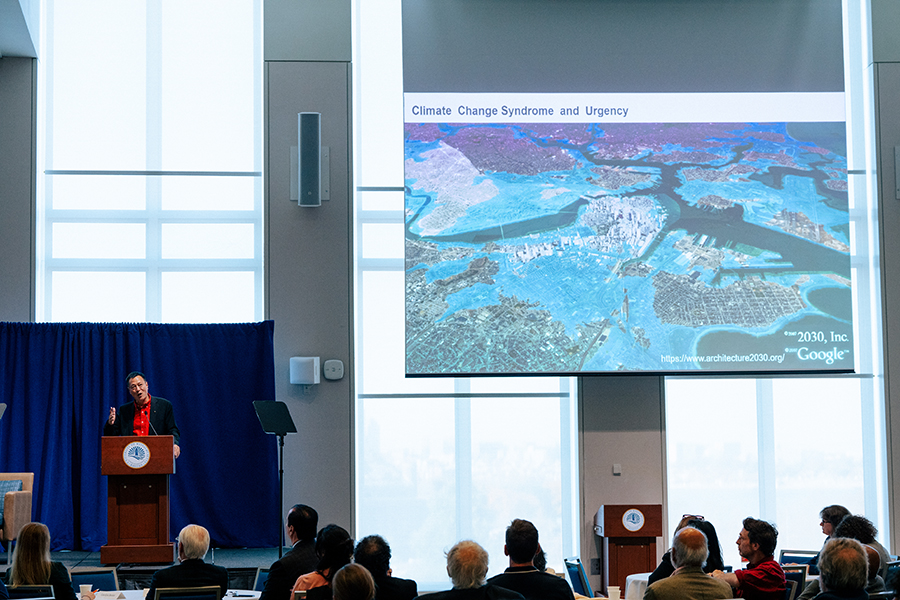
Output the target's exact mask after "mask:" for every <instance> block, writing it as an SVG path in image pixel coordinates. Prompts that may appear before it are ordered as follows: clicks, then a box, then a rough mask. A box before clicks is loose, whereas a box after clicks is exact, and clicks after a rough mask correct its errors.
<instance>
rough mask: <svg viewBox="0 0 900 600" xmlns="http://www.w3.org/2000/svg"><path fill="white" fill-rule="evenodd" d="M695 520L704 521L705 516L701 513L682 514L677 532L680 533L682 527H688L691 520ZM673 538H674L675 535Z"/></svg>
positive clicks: (676, 527)
mask: <svg viewBox="0 0 900 600" xmlns="http://www.w3.org/2000/svg"><path fill="white" fill-rule="evenodd" d="M695 520H699V521H702V520H703V517H701V516H700V515H682V516H681V520H680V521H678V525H676V526H675V533H678V532H679V531H681V529H682V528H684V527H687V526H688V524H690V522H691V521H695ZM673 539H674V535H673Z"/></svg>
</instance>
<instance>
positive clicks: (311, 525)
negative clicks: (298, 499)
mask: <svg viewBox="0 0 900 600" xmlns="http://www.w3.org/2000/svg"><path fill="white" fill-rule="evenodd" d="M287 524H288V525H289V526H291V527H293V528H294V534H295V535H296V536H297V539H298V540H300V541H304V542H305V541H307V540H312V539H314V538H315V537H316V527H318V526H319V513H317V512H316V509H314V508H313V507H311V506H307V505H305V504H295V505H294V506H292V507H291V510H290V511H288V517H287Z"/></svg>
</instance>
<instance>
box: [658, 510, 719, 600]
mask: <svg viewBox="0 0 900 600" xmlns="http://www.w3.org/2000/svg"><path fill="white" fill-rule="evenodd" d="M671 557H672V566H673V567H675V572H674V573H672V575H670V576H669V577H666V578H665V579H660V580H659V581H656V582H654V583H652V584H650V586H649V587H648V588H647V590H646V591H645V592H644V600H718V599H720V598H731V597H732V591H731V586H730V585H729V584H727V583H726V582H724V581H720V580H718V579H714V578H712V577H710V576H709V575H707V574H706V573H704V572H703V566H704V565H705V564H706V559H707V557H709V542H708V541H707V539H706V534H705V533H703V532H702V531H700V530H699V529H697V528H696V527H690V526H688V527H683V528H681V529H679V530H678V533H676V534H675V540H674V541H673V543H672V552H671Z"/></svg>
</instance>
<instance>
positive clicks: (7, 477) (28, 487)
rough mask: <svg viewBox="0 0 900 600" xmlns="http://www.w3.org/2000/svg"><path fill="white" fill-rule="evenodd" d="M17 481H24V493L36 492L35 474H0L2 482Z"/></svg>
mask: <svg viewBox="0 0 900 600" xmlns="http://www.w3.org/2000/svg"><path fill="white" fill-rule="evenodd" d="M17 479H21V480H22V491H23V492H33V491H34V473H0V480H2V481H15V480H17Z"/></svg>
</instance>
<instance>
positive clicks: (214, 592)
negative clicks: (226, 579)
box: [147, 585, 222, 600]
mask: <svg viewBox="0 0 900 600" xmlns="http://www.w3.org/2000/svg"><path fill="white" fill-rule="evenodd" d="M221 593H222V588H220V587H219V586H217V585H204V586H200V587H184V588H156V598H153V599H152V600H219V594H221ZM147 600H151V599H150V598H147Z"/></svg>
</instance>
